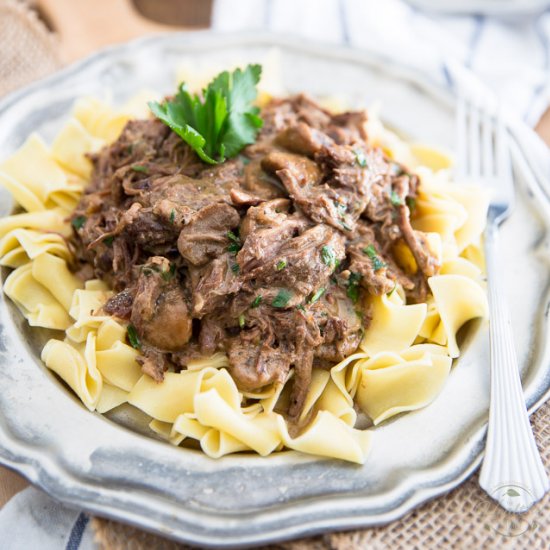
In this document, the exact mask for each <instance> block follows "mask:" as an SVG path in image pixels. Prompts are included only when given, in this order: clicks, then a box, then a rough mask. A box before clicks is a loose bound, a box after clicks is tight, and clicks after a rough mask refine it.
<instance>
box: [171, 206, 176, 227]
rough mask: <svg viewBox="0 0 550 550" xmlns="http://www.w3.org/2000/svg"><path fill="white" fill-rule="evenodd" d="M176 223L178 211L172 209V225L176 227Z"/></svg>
mask: <svg viewBox="0 0 550 550" xmlns="http://www.w3.org/2000/svg"><path fill="white" fill-rule="evenodd" d="M175 222H176V211H175V210H174V209H173V208H172V211H171V212H170V223H171V224H172V225H174V223H175Z"/></svg>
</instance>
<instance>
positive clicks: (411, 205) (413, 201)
mask: <svg viewBox="0 0 550 550" xmlns="http://www.w3.org/2000/svg"><path fill="white" fill-rule="evenodd" d="M405 202H406V203H407V206H408V207H409V210H410V211H411V212H414V211H415V209H416V199H415V198H414V197H407V198H406V200H405Z"/></svg>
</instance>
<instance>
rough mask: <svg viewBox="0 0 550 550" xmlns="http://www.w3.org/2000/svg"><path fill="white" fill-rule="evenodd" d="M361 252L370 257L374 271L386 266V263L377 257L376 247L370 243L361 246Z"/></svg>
mask: <svg viewBox="0 0 550 550" xmlns="http://www.w3.org/2000/svg"><path fill="white" fill-rule="evenodd" d="M363 253H364V254H366V255H367V256H368V257H369V258H370V260H371V262H372V268H373V269H374V271H378V270H379V269H382V268H383V267H386V264H385V263H384V262H383V261H382V260H381V259H380V258H379V257H378V254H377V252H376V248H374V246H373V245H372V244H369V246H367V247H366V248H363Z"/></svg>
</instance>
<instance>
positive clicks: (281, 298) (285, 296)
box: [271, 288, 292, 307]
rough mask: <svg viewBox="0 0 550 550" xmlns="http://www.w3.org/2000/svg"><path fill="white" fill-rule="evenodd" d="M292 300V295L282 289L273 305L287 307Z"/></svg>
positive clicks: (274, 299)
mask: <svg viewBox="0 0 550 550" xmlns="http://www.w3.org/2000/svg"><path fill="white" fill-rule="evenodd" d="M291 298H292V293H291V292H290V291H289V290H287V289H286V288H281V290H279V292H278V293H277V296H275V298H273V301H272V302H271V305H272V306H273V307H286V305H287V304H288V302H289V301H290V299H291Z"/></svg>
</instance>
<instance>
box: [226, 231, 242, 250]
mask: <svg viewBox="0 0 550 550" xmlns="http://www.w3.org/2000/svg"><path fill="white" fill-rule="evenodd" d="M226 236H227V238H228V239H229V240H230V241H231V243H230V244H229V246H228V247H227V251H228V252H233V253H235V254H236V253H237V252H238V251H239V250H240V249H241V248H242V243H241V239H239V237H238V236H237V235H235V233H233V231H228V232H227V233H226Z"/></svg>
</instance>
